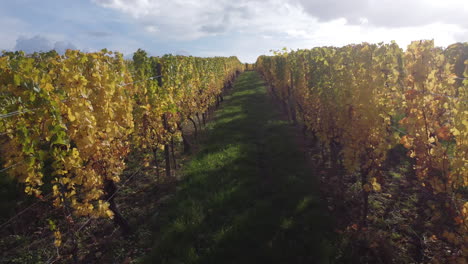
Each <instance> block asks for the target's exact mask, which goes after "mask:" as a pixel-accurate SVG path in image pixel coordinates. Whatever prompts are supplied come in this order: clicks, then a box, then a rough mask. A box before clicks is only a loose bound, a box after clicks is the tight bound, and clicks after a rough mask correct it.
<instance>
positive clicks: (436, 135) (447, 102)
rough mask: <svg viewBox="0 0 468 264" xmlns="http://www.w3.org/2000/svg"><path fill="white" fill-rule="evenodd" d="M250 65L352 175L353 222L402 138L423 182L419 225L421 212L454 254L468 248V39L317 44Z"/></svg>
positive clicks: (378, 187)
mask: <svg viewBox="0 0 468 264" xmlns="http://www.w3.org/2000/svg"><path fill="white" fill-rule="evenodd" d="M256 69H257V71H259V72H260V73H261V74H262V75H263V76H264V78H265V80H266V81H267V83H268V84H269V86H270V89H271V92H272V93H273V95H274V96H275V97H276V98H277V99H278V100H279V101H280V102H281V105H282V108H283V110H284V111H285V112H287V113H288V116H289V117H290V119H291V120H292V121H293V122H296V123H297V122H301V123H302V124H303V125H304V129H306V130H308V131H311V132H312V133H313V135H314V136H315V137H316V138H317V139H318V141H319V142H321V144H322V146H323V148H324V152H325V153H329V155H328V159H329V160H330V162H329V164H331V167H332V168H333V167H336V166H338V165H339V164H340V163H341V164H342V166H343V167H344V168H345V170H346V172H347V173H348V174H354V175H358V182H359V185H360V189H361V191H360V192H361V196H362V197H361V202H360V212H361V213H360V220H359V221H360V223H359V226H360V227H362V228H366V226H367V225H368V212H369V194H370V193H373V192H374V193H375V192H380V191H382V189H384V188H385V181H384V177H383V174H384V173H385V170H386V168H384V164H385V163H386V161H387V160H388V159H389V157H388V154H389V152H390V151H392V150H394V149H395V148H396V147H397V146H398V145H403V146H404V147H405V148H406V149H407V155H408V156H409V157H410V158H411V160H412V162H413V169H414V174H415V176H414V178H411V177H412V176H411V175H409V176H408V177H409V180H411V182H413V183H414V184H416V185H418V186H420V187H421V188H420V189H419V192H420V193H419V195H420V197H421V199H420V201H419V205H420V206H421V207H420V208H419V209H418V210H420V219H421V220H420V221H421V225H422V226H428V224H427V223H422V222H423V221H425V220H423V219H426V220H427V221H429V222H430V226H432V227H433V229H434V230H433V231H434V233H436V234H437V235H438V236H440V237H443V238H444V239H446V240H447V241H449V242H450V243H452V244H454V245H456V246H457V247H458V248H459V250H460V252H461V253H460V254H459V256H460V259H463V258H466V257H467V256H468V246H467V245H468V202H467V198H468V197H467V192H466V190H467V187H468V80H466V77H468V44H467V43H457V44H453V45H451V46H449V47H448V48H446V49H442V48H437V47H434V42H433V41H416V42H412V43H411V44H410V45H409V46H408V48H407V50H406V51H403V50H402V49H401V48H400V47H398V45H397V44H396V43H391V44H367V43H364V44H358V45H348V46H345V47H341V48H336V47H319V48H313V49H310V50H298V51H291V52H282V53H281V52H280V53H277V54H276V55H275V56H261V57H259V58H258V60H257V62H256ZM341 181H342V179H341ZM337 188H341V187H339V186H337Z"/></svg>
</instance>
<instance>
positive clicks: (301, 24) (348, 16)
mask: <svg viewBox="0 0 468 264" xmlns="http://www.w3.org/2000/svg"><path fill="white" fill-rule="evenodd" d="M0 6H1V7H0V25H1V27H0V50H24V51H26V52H33V51H47V50H50V49H55V50H57V51H59V52H63V51H64V50H66V49H68V48H71V49H80V50H83V51H86V52H90V51H96V50H100V49H103V48H107V49H109V50H113V51H119V52H121V53H123V54H124V55H126V57H131V54H132V53H133V52H135V51H136V50H137V49H138V48H142V49H144V50H146V51H147V52H148V53H149V54H151V55H153V56H161V55H163V54H168V53H172V54H179V55H192V56H201V57H212V56H233V55H235V56H237V57H239V59H240V60H241V61H242V62H250V63H251V62H255V60H256V58H257V57H258V56H259V55H262V54H266V55H268V54H271V50H279V49H281V48H283V47H287V48H288V49H294V50H295V49H303V48H313V47H317V46H343V45H347V44H352V43H361V42H371V43H378V42H390V41H392V40H395V41H396V42H397V43H398V44H399V45H400V46H401V47H403V48H405V47H406V46H407V45H408V44H409V43H410V42H411V41H412V40H420V39H434V41H435V44H436V45H437V46H447V45H449V44H452V43H455V42H468V0H282V1H281V0H229V1H227V0H164V1H161V0H0Z"/></svg>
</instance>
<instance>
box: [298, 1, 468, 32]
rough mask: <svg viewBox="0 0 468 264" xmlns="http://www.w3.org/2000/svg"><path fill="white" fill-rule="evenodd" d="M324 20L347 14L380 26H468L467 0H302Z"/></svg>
mask: <svg viewBox="0 0 468 264" xmlns="http://www.w3.org/2000/svg"><path fill="white" fill-rule="evenodd" d="M299 4H300V5H302V6H303V7H304V10H305V11H306V12H307V13H308V14H310V15H311V16H313V17H317V18H318V19H319V20H320V21H331V20H334V19H339V18H345V19H346V20H347V22H348V23H350V24H360V23H361V21H362V19H366V21H368V23H369V24H371V25H375V26H379V27H390V28H392V27H410V26H424V25H429V24H433V23H445V24H454V25H460V26H464V27H468V19H466V18H467V16H468V4H467V2H466V0H444V1H439V0H410V1H409V0H354V1H347V0H328V1H323V0H299Z"/></svg>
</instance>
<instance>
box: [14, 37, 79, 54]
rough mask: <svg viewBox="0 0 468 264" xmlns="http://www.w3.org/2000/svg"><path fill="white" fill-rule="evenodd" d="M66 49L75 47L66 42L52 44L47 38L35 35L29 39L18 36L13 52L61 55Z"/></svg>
mask: <svg viewBox="0 0 468 264" xmlns="http://www.w3.org/2000/svg"><path fill="white" fill-rule="evenodd" d="M67 49H76V47H75V45H73V44H72V43H69V42H66V41H57V42H55V43H52V41H50V40H49V39H48V38H46V37H44V36H41V35H36V36H34V37H31V38H27V37H24V36H20V37H18V39H17V40H16V45H15V47H14V50H22V51H24V52H26V53H33V52H41V51H42V52H44V51H50V50H55V51H57V52H58V53H60V54H63V53H65V51H66V50H67Z"/></svg>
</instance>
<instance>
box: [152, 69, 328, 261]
mask: <svg viewBox="0 0 468 264" xmlns="http://www.w3.org/2000/svg"><path fill="white" fill-rule="evenodd" d="M277 109H278V107H276V106H275V105H274V103H273V102H272V101H271V100H270V99H269V97H268V95H267V92H266V88H265V87H264V86H263V82H262V81H261V79H260V77H259V76H258V74H257V73H255V72H245V73H243V74H242V75H241V76H240V77H239V78H238V79H237V81H236V83H235V85H234V92H233V93H232V94H231V95H230V96H227V97H226V98H225V101H224V102H223V104H222V107H221V108H220V109H219V110H218V111H217V112H216V117H215V120H214V121H213V122H211V123H210V124H209V125H208V127H207V137H206V142H203V143H202V147H201V148H202V149H201V151H200V152H198V153H197V154H196V155H195V156H194V157H193V159H192V160H191V161H190V162H188V163H187V164H186V165H185V167H184V169H183V174H184V175H185V176H184V179H185V180H183V182H182V183H181V184H180V185H179V187H178V190H177V192H176V193H175V194H174V196H173V197H172V198H171V199H170V200H169V201H168V202H167V203H165V205H164V207H163V208H161V209H160V212H157V213H155V214H154V216H153V217H152V219H151V220H150V221H151V224H152V226H153V235H152V237H153V239H154V247H153V249H152V251H151V253H150V254H149V255H148V256H146V257H145V260H144V261H145V262H146V263H328V262H329V261H328V259H329V257H330V255H331V254H332V249H331V243H330V242H329V240H328V239H327V237H328V234H329V232H328V231H329V230H330V229H331V223H330V219H329V218H328V217H327V216H326V214H327V211H326V209H325V208H324V205H323V203H322V202H321V201H320V199H319V195H318V188H317V182H318V180H316V179H315V176H314V168H312V167H311V165H310V164H308V162H307V161H306V158H305V154H304V152H303V151H301V150H300V149H299V148H298V147H297V145H298V144H297V143H296V139H297V132H296V130H295V129H294V128H293V127H291V126H290V125H289V124H288V123H287V122H286V121H284V120H283V119H282V118H281V114H280V113H279V112H278V111H277Z"/></svg>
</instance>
